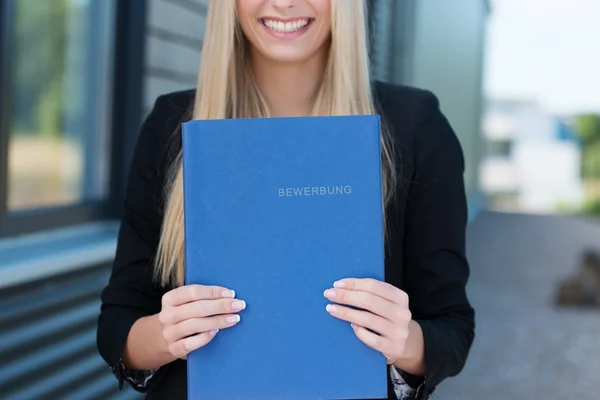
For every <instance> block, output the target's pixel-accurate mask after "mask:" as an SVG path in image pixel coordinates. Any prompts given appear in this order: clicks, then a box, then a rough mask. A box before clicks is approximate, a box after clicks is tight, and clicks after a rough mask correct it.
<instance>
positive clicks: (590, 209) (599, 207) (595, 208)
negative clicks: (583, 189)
mask: <svg viewBox="0 0 600 400" xmlns="http://www.w3.org/2000/svg"><path fill="white" fill-rule="evenodd" d="M581 212H582V213H584V214H588V215H595V216H598V217H600V199H588V200H586V201H585V202H584V203H583V205H582V206H581Z"/></svg>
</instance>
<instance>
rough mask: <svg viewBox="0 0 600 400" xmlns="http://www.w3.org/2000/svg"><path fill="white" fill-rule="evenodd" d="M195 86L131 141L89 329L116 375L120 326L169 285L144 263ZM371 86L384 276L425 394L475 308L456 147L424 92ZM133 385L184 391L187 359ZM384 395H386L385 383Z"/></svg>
mask: <svg viewBox="0 0 600 400" xmlns="http://www.w3.org/2000/svg"><path fill="white" fill-rule="evenodd" d="M194 93H195V92H194V91H193V90H190V91H184V92H176V93H171V94H167V95H163V96H161V97H159V98H158V99H157V101H156V103H155V105H154V108H153V110H152V112H151V113H150V115H149V116H148V117H147V119H146V120H145V121H144V123H143V126H142V129H141V133H140V135H139V138H138V141H137V145H136V149H135V154H134V157H133V161H132V165H131V170H130V175H129V181H128V186H127V191H126V195H125V200H124V206H125V212H124V215H123V218H122V224H121V228H120V232H119V237H118V246H117V253H116V258H115V261H114V265H113V270H112V275H111V277H110V282H109V283H108V285H107V286H106V288H105V289H104V291H103V292H102V308H101V314H100V317H99V320H98V335H97V344H98V349H99V352H100V354H101V356H102V357H103V358H104V360H105V361H106V362H107V364H108V365H109V367H110V368H111V370H112V371H113V372H114V373H115V374H116V375H117V377H118V378H119V379H120V381H121V384H122V383H123V381H124V380H125V381H128V380H129V379H127V378H128V376H127V375H126V373H125V371H124V369H123V368H122V366H121V365H120V360H121V354H122V351H123V346H124V343H125V339H126V337H127V334H128V332H129V329H130V328H131V326H132V325H133V323H134V322H135V321H136V320H137V319H138V318H140V317H143V316H147V315H152V314H156V313H158V312H160V309H161V297H162V295H163V294H164V293H165V292H166V291H167V290H169V289H170V288H162V287H159V286H158V285H157V284H155V283H153V281H152V277H151V264H152V260H153V257H154V256H155V251H156V248H157V243H158V239H159V232H160V228H161V223H162V209H163V205H164V189H163V184H164V178H165V171H166V168H167V167H168V165H169V164H170V163H171V161H172V160H173V158H174V157H175V155H176V154H177V152H178V150H180V148H181V147H180V146H181V135H180V133H176V134H174V132H176V131H178V126H179V124H180V123H181V122H182V121H185V120H188V119H189V115H190V113H189V109H190V106H191V104H192V102H193V99H194ZM374 96H375V99H376V104H377V107H378V111H379V113H380V115H381V116H382V122H383V123H384V124H386V125H387V127H388V129H389V130H390V131H391V132H392V135H393V138H394V140H395V148H396V152H397V154H396V158H397V160H398V161H399V162H398V167H397V168H398V177H399V182H398V189H397V192H396V196H395V202H394V204H393V205H391V206H389V207H388V210H387V211H386V212H387V218H388V226H389V229H390V232H389V238H390V240H389V243H390V245H389V246H388V248H387V249H386V252H385V255H386V259H385V276H386V278H385V279H386V281H387V282H389V283H391V284H393V285H395V286H397V287H399V288H400V289H402V290H404V291H405V292H406V293H407V294H408V296H409V299H410V310H411V312H412V315H413V319H415V320H416V321H418V322H419V324H420V325H421V327H422V330H423V334H424V337H425V353H426V355H425V358H426V363H427V372H426V378H425V380H424V382H423V383H422V384H421V385H420V389H419V395H418V398H426V397H427V396H428V394H430V393H431V392H432V391H433V390H434V389H435V387H436V386H437V385H438V384H439V383H440V382H442V380H444V379H445V378H448V377H450V376H453V375H456V374H458V373H459V372H460V371H461V370H462V368H463V366H464V364H465V361H466V358H467V355H468V353H469V350H470V347H471V344H472V342H473V338H474V310H473V308H472V307H471V305H470V304H469V301H468V299H467V295H466V292H465V285H466V283H467V279H468V276H469V265H468V262H467V259H466V257H465V230H466V224H467V207H466V199H465V189H464V185H463V170H464V160H463V154H462V150H461V147H460V144H459V141H458V139H457V137H456V135H455V133H454V132H453V130H452V128H451V127H450V125H449V123H448V121H447V120H446V118H445V117H444V116H443V115H442V113H441V112H440V110H439V104H438V100H437V98H436V97H435V96H434V95H433V94H431V93H430V92H427V91H424V90H419V89H414V88H408V87H403V86H393V85H389V84H383V83H379V82H376V83H375V84H374ZM290 367H292V368H293V366H290ZM388 381H389V379H388ZM133 386H134V387H135V388H136V389H137V390H139V391H143V392H147V398H148V399H169V400H177V399H185V398H186V397H187V393H186V390H187V385H186V362H185V361H183V360H178V361H175V362H173V363H172V364H170V365H167V366H165V367H163V368H161V369H159V371H158V372H157V373H156V374H155V375H154V377H152V379H150V381H149V383H148V385H147V386H144V387H142V386H136V385H133ZM283 396H285V395H284V394H283ZM389 398H390V399H395V396H394V393H393V390H392V389H391V385H390V390H389Z"/></svg>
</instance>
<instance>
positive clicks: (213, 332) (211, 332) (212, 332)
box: [208, 329, 219, 336]
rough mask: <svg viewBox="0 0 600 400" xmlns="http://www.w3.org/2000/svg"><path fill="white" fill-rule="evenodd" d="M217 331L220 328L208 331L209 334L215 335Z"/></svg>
mask: <svg viewBox="0 0 600 400" xmlns="http://www.w3.org/2000/svg"><path fill="white" fill-rule="evenodd" d="M217 332H219V330H218V329H213V330H212V331H210V332H208V334H209V335H210V336H215V335H216V334H217Z"/></svg>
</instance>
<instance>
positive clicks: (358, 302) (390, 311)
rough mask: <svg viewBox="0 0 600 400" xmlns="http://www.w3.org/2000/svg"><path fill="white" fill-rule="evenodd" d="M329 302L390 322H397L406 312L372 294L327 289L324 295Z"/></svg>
mask: <svg viewBox="0 0 600 400" xmlns="http://www.w3.org/2000/svg"><path fill="white" fill-rule="evenodd" d="M324 295H325V297H327V298H328V299H329V300H331V301H335V302H336V303H339V304H346V305H349V306H353V307H358V308H362V309H363V310H367V311H371V312H372V313H375V314H377V315H379V316H381V317H383V318H386V319H388V320H390V321H398V320H400V319H401V318H402V314H403V313H405V312H407V313H408V314H410V312H408V310H406V309H405V308H403V307H401V306H399V305H398V304H396V303H393V302H391V301H389V300H386V299H384V298H383V297H379V296H377V295H375V294H373V293H369V292H363V291H353V290H347V289H328V290H326V291H325V293H324Z"/></svg>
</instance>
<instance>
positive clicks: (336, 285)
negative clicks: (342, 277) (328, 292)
mask: <svg viewBox="0 0 600 400" xmlns="http://www.w3.org/2000/svg"><path fill="white" fill-rule="evenodd" d="M333 287H335V288H343V287H346V282H341V281H337V282H333Z"/></svg>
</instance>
